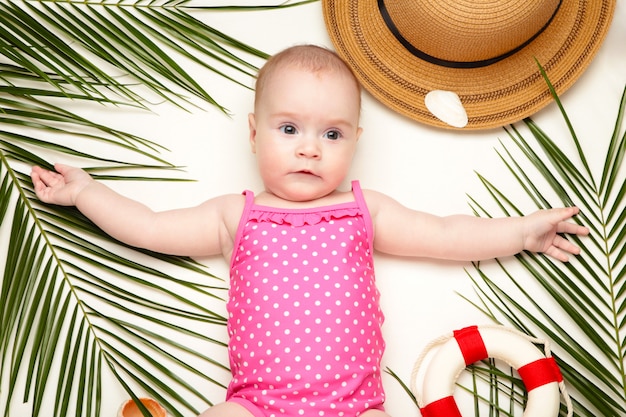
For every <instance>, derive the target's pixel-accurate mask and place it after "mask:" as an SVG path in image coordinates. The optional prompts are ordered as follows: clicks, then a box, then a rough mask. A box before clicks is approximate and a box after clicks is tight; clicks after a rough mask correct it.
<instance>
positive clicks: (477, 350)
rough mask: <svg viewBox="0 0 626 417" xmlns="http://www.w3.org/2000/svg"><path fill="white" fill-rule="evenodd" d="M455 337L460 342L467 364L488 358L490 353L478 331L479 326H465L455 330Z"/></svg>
mask: <svg viewBox="0 0 626 417" xmlns="http://www.w3.org/2000/svg"><path fill="white" fill-rule="evenodd" d="M454 338H455V339H456V342H457V343H458V344H459V348H460V349H461V353H462V354H463V359H465V365H471V364H472V363H474V362H478V361H481V360H483V359H487V358H488V357H489V354H488V353H487V348H486V347H485V342H483V338H482V336H481V335H480V332H479V331H478V326H470V327H465V328H463V329H461V330H455V331H454Z"/></svg>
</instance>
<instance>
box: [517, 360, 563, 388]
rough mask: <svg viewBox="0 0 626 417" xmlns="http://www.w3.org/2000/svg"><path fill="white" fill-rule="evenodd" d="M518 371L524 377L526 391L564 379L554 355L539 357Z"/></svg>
mask: <svg viewBox="0 0 626 417" xmlns="http://www.w3.org/2000/svg"><path fill="white" fill-rule="evenodd" d="M517 372H518V373H519V375H520V377H522V381H524V386H525V387H526V391H532V390H533V389H535V388H537V387H540V386H542V385H546V384H549V383H551V382H559V383H560V382H561V381H563V375H561V370H560V369H559V366H558V365H557V364H556V361H555V360H554V358H553V357H549V358H543V359H538V360H536V361H534V362H531V363H528V364H526V365H524V366H522V367H521V368H519V369H518V370H517Z"/></svg>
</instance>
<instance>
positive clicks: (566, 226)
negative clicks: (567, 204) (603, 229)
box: [557, 222, 589, 236]
mask: <svg viewBox="0 0 626 417" xmlns="http://www.w3.org/2000/svg"><path fill="white" fill-rule="evenodd" d="M557 233H566V234H568V235H579V236H586V235H588V234H589V229H588V228H586V227H585V226H581V225H579V224H576V223H571V222H561V223H559V225H558V227H557Z"/></svg>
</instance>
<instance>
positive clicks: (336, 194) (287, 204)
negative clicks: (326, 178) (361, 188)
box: [254, 190, 354, 209]
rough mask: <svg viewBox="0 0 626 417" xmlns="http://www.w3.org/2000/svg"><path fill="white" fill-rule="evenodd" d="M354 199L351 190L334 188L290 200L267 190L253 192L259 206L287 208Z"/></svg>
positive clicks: (336, 202) (300, 207)
mask: <svg viewBox="0 0 626 417" xmlns="http://www.w3.org/2000/svg"><path fill="white" fill-rule="evenodd" d="M352 201H354V196H353V194H352V192H351V191H338V190H335V191H333V192H332V193H330V194H328V195H326V196H324V197H321V198H317V199H315V200H309V201H292V200H288V199H284V198H281V197H279V196H277V195H275V194H272V193H271V192H268V191H262V192H261V193H259V194H255V197H254V202H255V204H258V205H261V206H269V207H277V208H288V209H304V208H311V207H323V206H332V205H335V204H342V203H349V202H352Z"/></svg>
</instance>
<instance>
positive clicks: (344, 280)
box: [227, 181, 385, 417]
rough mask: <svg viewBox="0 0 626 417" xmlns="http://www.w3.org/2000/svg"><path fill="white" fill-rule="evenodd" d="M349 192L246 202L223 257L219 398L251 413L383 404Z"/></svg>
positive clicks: (366, 236)
mask: <svg viewBox="0 0 626 417" xmlns="http://www.w3.org/2000/svg"><path fill="white" fill-rule="evenodd" d="M352 186H353V193H354V196H355V201H354V202H350V203H344V204H337V205H333V206H325V207H316V208H311V209H277V208H272V207H266V206H259V205H256V204H254V195H253V193H252V192H249V191H246V192H245V195H246V205H245V209H244V213H243V216H242V219H241V222H240V224H239V229H238V231H237V236H236V239H235V246H234V247H235V249H234V252H233V256H232V262H231V284H230V290H229V301H228V304H227V308H228V314H229V317H228V333H229V336H230V342H229V358H230V366H231V371H232V374H233V379H232V381H231V383H230V385H229V387H228V392H227V400H228V401H233V402H237V403H239V404H241V405H243V406H244V407H245V408H246V409H247V410H248V411H250V412H251V413H252V414H253V415H254V416H255V417H280V416H288V417H297V416H306V417H314V416H320V417H322V416H323V417H344V416H345V417H349V416H358V415H360V414H362V413H363V412H364V411H367V410H369V409H379V410H382V409H383V406H382V404H383V401H384V392H383V388H382V381H381V372H380V361H381V357H382V354H383V351H384V348H385V344H384V341H383V338H382V334H381V326H382V323H383V319H384V317H383V314H382V312H381V310H380V306H379V293H378V290H377V288H376V284H375V279H374V271H373V260H372V243H371V236H372V224H371V219H370V217H369V212H368V210H367V207H366V206H365V201H364V199H363V195H362V192H361V189H360V187H359V184H358V182H356V181H355V182H353V184H352Z"/></svg>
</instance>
